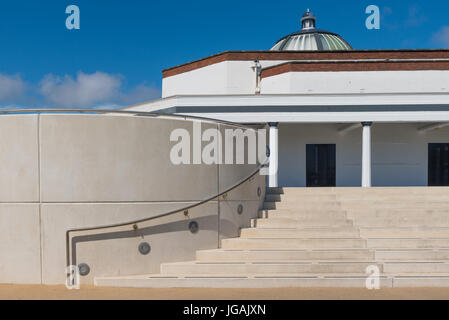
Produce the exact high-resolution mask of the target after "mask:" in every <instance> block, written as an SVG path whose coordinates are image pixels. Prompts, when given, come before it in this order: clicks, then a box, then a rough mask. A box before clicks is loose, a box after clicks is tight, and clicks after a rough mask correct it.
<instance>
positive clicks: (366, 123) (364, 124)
mask: <svg viewBox="0 0 449 320" xmlns="http://www.w3.org/2000/svg"><path fill="white" fill-rule="evenodd" d="M372 124H373V122H372V121H363V122H362V126H363V127H371V125H372Z"/></svg>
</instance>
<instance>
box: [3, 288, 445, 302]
mask: <svg viewBox="0 0 449 320" xmlns="http://www.w3.org/2000/svg"><path fill="white" fill-rule="evenodd" d="M0 299H1V300H41V299H44V300H80V299H81V300H98V299H105V300H130V299H133V300H275V299H279V300H310V299H324V300H329V299H337V300H342V299H344V300H378V299H435V300H441V299H444V300H447V299H449V288H417V289H415V288H404V289H402V288H401V289H381V290H374V291H373V290H367V289H342V288H276V289H131V288H94V287H82V288H81V290H67V289H66V287H65V286H19V285H0Z"/></svg>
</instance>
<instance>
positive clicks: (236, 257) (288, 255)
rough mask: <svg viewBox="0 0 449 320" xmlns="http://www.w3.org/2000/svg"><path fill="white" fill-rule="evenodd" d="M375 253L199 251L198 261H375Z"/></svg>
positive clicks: (363, 251)
mask: <svg viewBox="0 0 449 320" xmlns="http://www.w3.org/2000/svg"><path fill="white" fill-rule="evenodd" d="M373 259H374V252H371V251H368V250H359V251H352V250H349V251H337V250H335V251H285V250H284V251H223V250H215V251H198V252H197V260H198V261H225V262H226V261H228V262H232V261H249V262H254V261H276V260H277V261H290V260H292V261H301V260H304V261H350V260H352V261H374V260H373Z"/></svg>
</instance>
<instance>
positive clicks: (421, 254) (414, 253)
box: [373, 249, 449, 261]
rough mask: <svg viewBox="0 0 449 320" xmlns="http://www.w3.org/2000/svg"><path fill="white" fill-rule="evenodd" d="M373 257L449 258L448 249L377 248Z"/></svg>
mask: <svg viewBox="0 0 449 320" xmlns="http://www.w3.org/2000/svg"><path fill="white" fill-rule="evenodd" d="M374 257H375V259H373V260H375V261H414V260H420V261H442V260H449V249H409V250H407V249H402V250H397V249H396V250H393V249H390V250H382V249H377V250H375V251H374Z"/></svg>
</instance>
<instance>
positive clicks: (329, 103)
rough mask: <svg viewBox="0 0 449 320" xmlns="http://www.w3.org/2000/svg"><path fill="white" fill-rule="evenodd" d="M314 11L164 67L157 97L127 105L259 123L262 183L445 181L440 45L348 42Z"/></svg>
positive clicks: (448, 76) (447, 73) (445, 70)
mask: <svg viewBox="0 0 449 320" xmlns="http://www.w3.org/2000/svg"><path fill="white" fill-rule="evenodd" d="M315 20H316V18H315V17H314V15H313V14H311V13H310V12H306V13H305V14H304V16H303V18H302V19H301V22H302V29H301V30H300V31H298V32H295V33H292V34H290V35H288V36H286V37H284V38H282V39H281V40H279V41H278V42H277V43H275V45H274V47H273V48H272V49H271V50H270V51H232V52H223V53H220V54H217V55H214V56H210V57H206V58H204V59H201V60H198V61H194V62H190V63H186V64H183V65H181V66H177V67H173V68H170V69H167V70H164V71H163V90H162V99H160V100H158V101H152V102H149V103H144V104H141V105H137V106H132V107H131V108H130V109H131V110H139V111H151V112H161V113H175V114H186V115H194V116H201V117H206V118H214V119H221V120H228V121H233V122H238V123H245V124H253V123H269V124H270V126H271V129H270V145H271V153H272V157H271V165H276V161H277V159H278V163H279V171H278V176H272V177H270V180H269V185H270V186H272V187H273V186H282V187H304V186H309V187H314V186H361V185H362V186H365V187H369V186H427V185H429V186H443V185H445V186H447V185H449V50H353V49H352V47H351V46H350V45H349V44H348V42H346V41H345V40H343V39H342V38H341V37H340V36H339V35H337V34H335V33H331V32H327V31H323V30H319V29H317V28H316V27H315Z"/></svg>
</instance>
